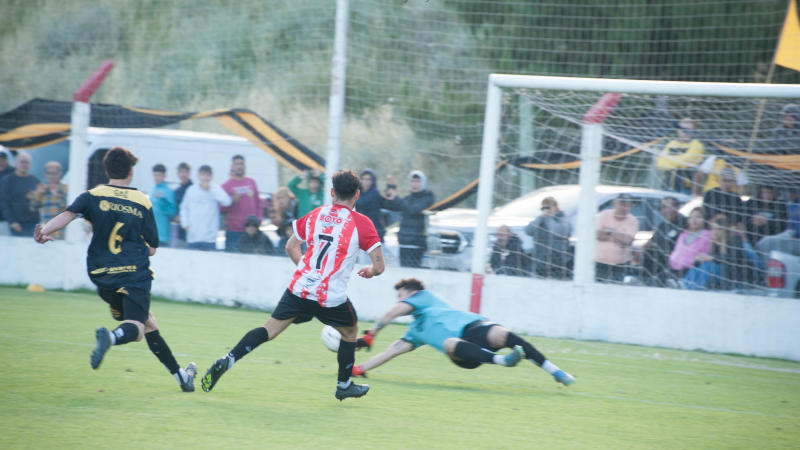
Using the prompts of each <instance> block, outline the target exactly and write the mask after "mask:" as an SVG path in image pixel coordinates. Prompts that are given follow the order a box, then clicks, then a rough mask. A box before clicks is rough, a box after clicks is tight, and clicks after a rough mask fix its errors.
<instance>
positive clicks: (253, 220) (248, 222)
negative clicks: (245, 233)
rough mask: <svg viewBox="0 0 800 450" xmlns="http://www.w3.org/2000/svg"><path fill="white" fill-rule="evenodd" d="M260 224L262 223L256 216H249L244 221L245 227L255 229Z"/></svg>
mask: <svg viewBox="0 0 800 450" xmlns="http://www.w3.org/2000/svg"><path fill="white" fill-rule="evenodd" d="M259 224H260V221H259V220H258V217H256V216H247V219H245V220H244V226H245V227H250V226H253V227H256V228H258V225H259Z"/></svg>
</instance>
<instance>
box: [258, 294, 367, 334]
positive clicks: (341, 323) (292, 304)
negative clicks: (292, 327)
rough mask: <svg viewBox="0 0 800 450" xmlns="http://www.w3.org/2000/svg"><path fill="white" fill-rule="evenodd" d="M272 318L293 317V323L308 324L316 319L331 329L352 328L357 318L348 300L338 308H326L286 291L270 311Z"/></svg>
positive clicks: (284, 318) (283, 318)
mask: <svg viewBox="0 0 800 450" xmlns="http://www.w3.org/2000/svg"><path fill="white" fill-rule="evenodd" d="M272 317H274V318H276V319H278V320H286V319H291V318H292V317H294V321H293V323H303V322H308V321H309V320H311V319H313V318H314V317H316V318H317V319H319V321H320V322H322V323H324V324H325V325H330V326H332V327H352V326H354V325H356V324H357V323H358V316H357V315H356V310H355V308H353V304H352V303H350V299H347V301H345V302H344V303H342V304H341V305H339V306H334V307H332V308H326V307H324V306H321V305H320V304H319V303H317V302H316V301H315V300H307V299H305V298H302V297H298V296H296V295H294V294H292V292H291V291H289V290H288V289H287V290H286V292H284V293H283V296H282V297H281V300H280V301H279V302H278V306H276V307H275V310H274V311H272Z"/></svg>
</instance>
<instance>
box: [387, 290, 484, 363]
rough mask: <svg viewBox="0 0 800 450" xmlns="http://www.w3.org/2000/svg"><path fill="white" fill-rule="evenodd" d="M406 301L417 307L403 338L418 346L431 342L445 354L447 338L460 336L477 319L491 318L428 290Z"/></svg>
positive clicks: (432, 345)
mask: <svg viewBox="0 0 800 450" xmlns="http://www.w3.org/2000/svg"><path fill="white" fill-rule="evenodd" d="M403 301H404V302H406V303H408V304H409V305H411V306H413V307H414V312H413V314H414V321H413V322H411V324H409V326H408V330H406V334H405V335H403V337H402V338H401V339H403V340H404V341H407V342H409V343H411V344H412V345H413V346H414V348H417V347H419V346H421V345H425V344H427V345H430V346H431V347H433V348H435V349H437V350H439V351H440V352H442V353H444V341H445V340H447V339H448V338H452V337H455V338H460V337H461V333H463V331H464V327H466V326H467V325H468V324H470V323H472V322H475V321H476V320H487V319H486V317H484V316H481V315H479V314H475V313H471V312H467V311H460V310H458V309H453V308H452V307H451V306H450V305H448V304H447V303H445V302H444V301H442V300H440V299H439V298H438V297H436V296H435V295H433V294H432V293H430V292H428V291H419V292H417V293H416V294H414V295H412V296H411V297H409V298H407V299H405V300H403Z"/></svg>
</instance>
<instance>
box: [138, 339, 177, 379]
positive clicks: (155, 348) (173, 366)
mask: <svg viewBox="0 0 800 450" xmlns="http://www.w3.org/2000/svg"><path fill="white" fill-rule="evenodd" d="M144 338H145V340H147V346H148V347H150V351H151V352H153V354H154V355H156V358H158V360H159V361H161V364H163V365H164V367H166V368H167V370H169V373H171V374H175V373H177V372H178V371H179V370H180V368H181V367H180V366H179V365H178V361H175V356H173V355H172V350H170V349H169V345H167V342H166V341H165V340H164V338H162V337H161V333H159V332H158V330H155V331H151V332H149V333H145V335H144Z"/></svg>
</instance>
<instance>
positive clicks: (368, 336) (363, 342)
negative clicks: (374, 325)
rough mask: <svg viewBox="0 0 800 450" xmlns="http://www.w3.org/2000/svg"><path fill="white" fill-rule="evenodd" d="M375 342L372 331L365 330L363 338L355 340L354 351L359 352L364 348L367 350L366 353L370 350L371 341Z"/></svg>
mask: <svg viewBox="0 0 800 450" xmlns="http://www.w3.org/2000/svg"><path fill="white" fill-rule="evenodd" d="M374 340H375V333H373V332H372V330H367V331H365V332H364V336H362V337H360V338H358V339H357V340H356V350H360V349H362V348H364V347H366V348H367V351H369V350H371V349H372V341H374Z"/></svg>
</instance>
